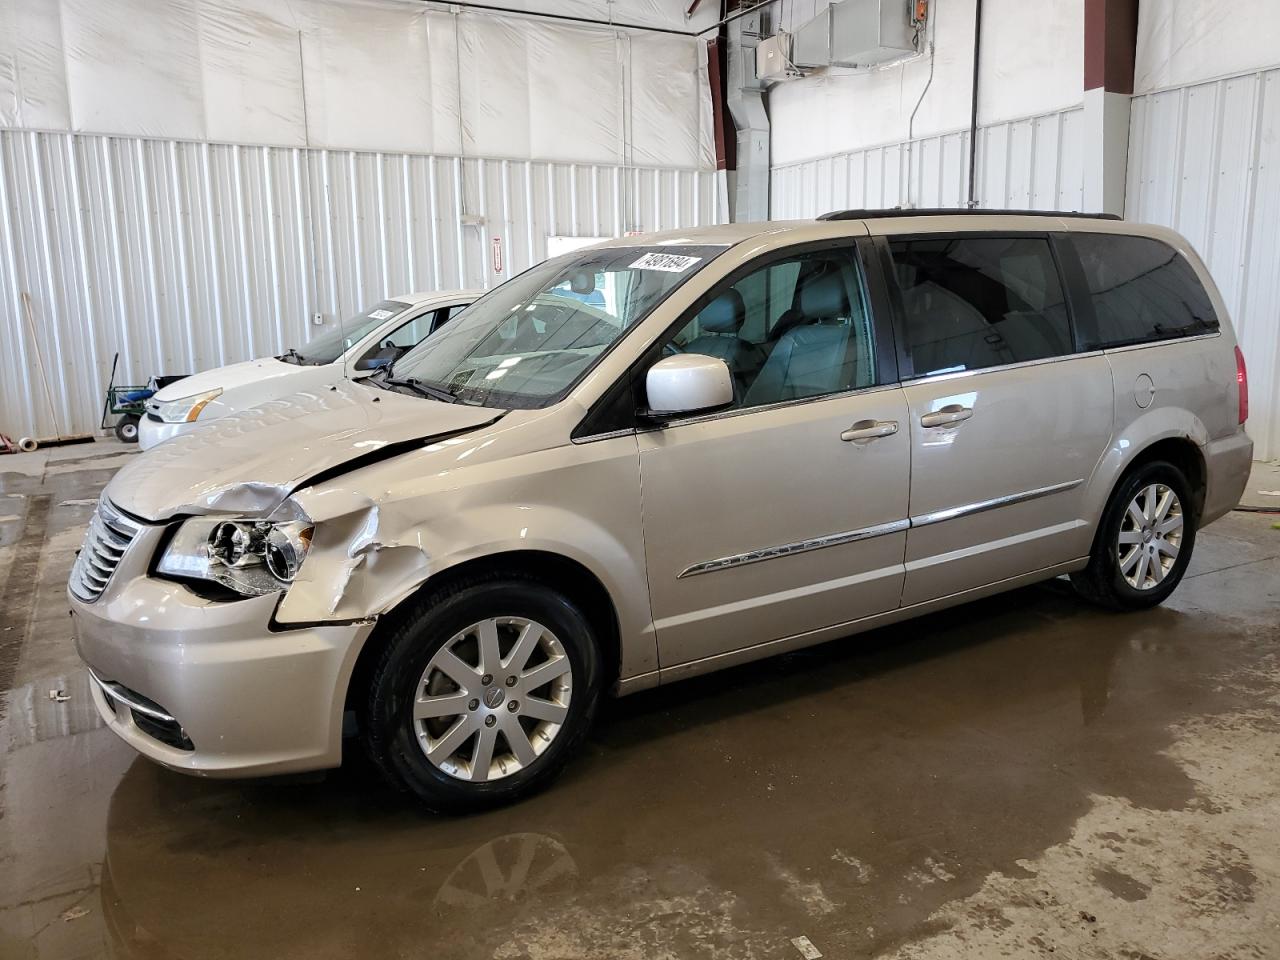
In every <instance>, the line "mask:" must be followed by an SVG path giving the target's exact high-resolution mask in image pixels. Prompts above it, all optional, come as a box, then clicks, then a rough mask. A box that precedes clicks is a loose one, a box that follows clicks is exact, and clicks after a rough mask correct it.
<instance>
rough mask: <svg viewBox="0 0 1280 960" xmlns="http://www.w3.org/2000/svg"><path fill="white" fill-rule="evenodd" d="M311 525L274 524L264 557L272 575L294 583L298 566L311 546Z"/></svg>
mask: <svg viewBox="0 0 1280 960" xmlns="http://www.w3.org/2000/svg"><path fill="white" fill-rule="evenodd" d="M311 530H312V528H311V527H308V526H302V525H301V524H296V523H290V524H280V525H277V526H273V527H272V528H271V532H270V533H268V534H267V542H266V548H265V551H264V555H263V559H264V560H266V563H267V569H268V570H270V571H271V575H272V576H273V577H275V578H276V579H277V580H280V581H281V582H283V583H293V578H294V577H296V576H297V575H298V568H299V567H301V566H302V560H303V558H304V557H305V556H306V555H307V550H308V549H309V548H310V546H311Z"/></svg>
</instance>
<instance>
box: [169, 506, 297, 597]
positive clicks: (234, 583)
mask: <svg viewBox="0 0 1280 960" xmlns="http://www.w3.org/2000/svg"><path fill="white" fill-rule="evenodd" d="M313 530H314V525H313V524H312V523H311V521H310V520H307V519H302V520H274V519H273V520H239V519H234V520H228V519H226V518H224V517H195V518H193V519H191V520H187V521H185V522H184V523H183V524H182V526H181V527H179V528H178V532H177V533H176V534H174V536H173V539H172V540H170V541H169V546H168V547H166V548H165V551H164V555H163V556H162V557H161V558H160V562H159V563H158V564H157V565H156V572H157V573H160V574H163V575H165V576H169V577H179V578H184V579H195V580H210V581H213V582H214V583H219V584H221V585H222V586H224V587H227V588H228V589H231V590H234V591H235V592H236V593H239V594H241V595H243V596H246V597H260V596H262V595H264V594H268V593H279V592H280V591H281V590H286V589H288V587H289V584H291V583H292V582H293V579H294V577H296V576H297V575H298V570H299V569H300V568H301V567H302V561H303V560H304V559H305V558H306V556H307V551H308V550H309V549H310V548H311V533H312V531H313Z"/></svg>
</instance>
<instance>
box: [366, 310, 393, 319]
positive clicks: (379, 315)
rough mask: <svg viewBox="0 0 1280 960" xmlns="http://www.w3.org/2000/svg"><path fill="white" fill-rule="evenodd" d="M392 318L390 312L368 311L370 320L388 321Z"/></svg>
mask: <svg viewBox="0 0 1280 960" xmlns="http://www.w3.org/2000/svg"><path fill="white" fill-rule="evenodd" d="M394 316H395V314H394V313H392V312H391V311H390V310H370V311H369V319H370V320H390V319H391V318H392V317H394Z"/></svg>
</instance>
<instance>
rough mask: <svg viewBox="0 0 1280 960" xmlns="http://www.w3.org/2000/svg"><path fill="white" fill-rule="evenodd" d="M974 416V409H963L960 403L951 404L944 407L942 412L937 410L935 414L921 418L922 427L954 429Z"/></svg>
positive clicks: (927, 414)
mask: <svg viewBox="0 0 1280 960" xmlns="http://www.w3.org/2000/svg"><path fill="white" fill-rule="evenodd" d="M972 416H973V407H962V406H960V404H958V403H951V404H948V405H947V406H945V407H943V408H942V409H941V410H935V411H933V413H926V414H924V416H922V417H921V418H920V426H922V427H953V426H955V425H956V424H957V423H962V422H964V421H965V420H968V419H969V418H970V417H972Z"/></svg>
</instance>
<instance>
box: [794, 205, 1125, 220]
mask: <svg viewBox="0 0 1280 960" xmlns="http://www.w3.org/2000/svg"><path fill="white" fill-rule="evenodd" d="M954 216H1002V217H1004V216H1021V217H1071V218H1077V217H1078V218H1083V219H1088V220H1123V219H1124V218H1123V217H1121V216H1119V215H1117V214H1114V213H1079V212H1077V211H1074V210H988V209H985V208H983V207H912V208H904V207H894V208H892V209H889V210H832V211H831V212H830V213H824V214H822V215H821V216H820V217H818V218H817V219H819V220H879V219H882V218H884V217H954Z"/></svg>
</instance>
